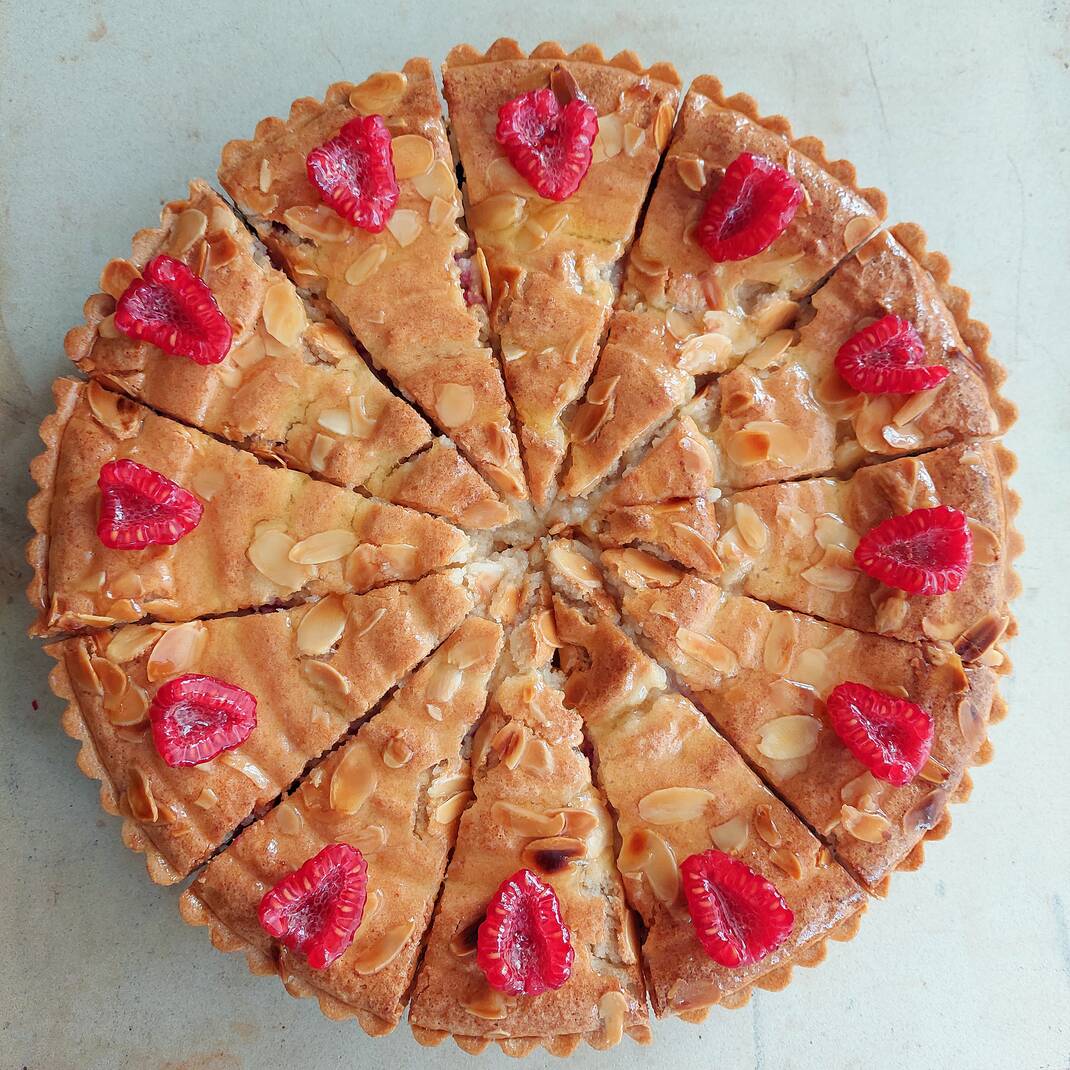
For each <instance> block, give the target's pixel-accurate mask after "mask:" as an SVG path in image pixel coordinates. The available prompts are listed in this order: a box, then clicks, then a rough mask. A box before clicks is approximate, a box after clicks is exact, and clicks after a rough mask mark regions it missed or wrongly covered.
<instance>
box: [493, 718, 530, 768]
mask: <svg viewBox="0 0 1070 1070" xmlns="http://www.w3.org/2000/svg"><path fill="white" fill-rule="evenodd" d="M530 736H531V729H529V728H528V726H527V725H526V724H522V723H521V722H519V721H506V723H505V724H504V725H502V727H501V728H500V729H499V730H498V731H497V732H496V733H495V735H494V738H493V739H492V740H491V741H490V745H491V747H492V748H493V749H494V751H495V752H496V753H497V754H498V756H499V757H500V758H501V760H502V764H503V765H505V767H506V768H507V769H515V768H516V767H517V766H518V765H519V764H520V760H521V758H523V756H524V750H525V749H526V747H527V744H528V739H529V738H530Z"/></svg>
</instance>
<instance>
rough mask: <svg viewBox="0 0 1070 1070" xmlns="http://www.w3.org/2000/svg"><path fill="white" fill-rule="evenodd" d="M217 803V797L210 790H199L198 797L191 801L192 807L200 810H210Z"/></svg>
mask: <svg viewBox="0 0 1070 1070" xmlns="http://www.w3.org/2000/svg"><path fill="white" fill-rule="evenodd" d="M218 802H219V796H218V795H216V793H215V792H214V791H212V789H211V788H207V787H206V788H201V793H200V795H198V796H197V798H196V799H194V800H193V805H194V806H197V807H199V808H200V809H202V810H211V809H212V807H214V806H215V805H216V804H217V803H218Z"/></svg>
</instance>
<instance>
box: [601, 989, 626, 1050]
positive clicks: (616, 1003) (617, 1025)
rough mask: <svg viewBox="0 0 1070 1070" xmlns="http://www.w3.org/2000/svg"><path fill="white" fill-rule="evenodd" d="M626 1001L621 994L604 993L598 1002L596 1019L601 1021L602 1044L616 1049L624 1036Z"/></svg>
mask: <svg viewBox="0 0 1070 1070" xmlns="http://www.w3.org/2000/svg"><path fill="white" fill-rule="evenodd" d="M627 1012H628V1000H627V999H626V998H625V997H624V993H623V992H617V991H612V992H606V993H605V994H604V995H603V996H602V998H601V999H600V1000H599V1001H598V1017H599V1018H601V1019H602V1043H604V1044H605V1045H606V1047H609V1048H613V1047H616V1045H618V1044H619V1043H620V1042H621V1039H622V1037H623V1036H624V1016H625V1015H626V1014H627Z"/></svg>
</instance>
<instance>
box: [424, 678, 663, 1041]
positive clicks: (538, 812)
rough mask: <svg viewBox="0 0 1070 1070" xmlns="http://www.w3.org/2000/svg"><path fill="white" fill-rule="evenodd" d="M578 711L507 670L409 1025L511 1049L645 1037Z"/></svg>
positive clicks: (480, 745)
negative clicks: (583, 748)
mask: <svg viewBox="0 0 1070 1070" xmlns="http://www.w3.org/2000/svg"><path fill="white" fill-rule="evenodd" d="M582 744H583V735H582V731H581V727H580V721H579V718H578V717H576V715H575V714H573V713H571V712H570V711H569V710H567V709H566V708H565V706H564V703H563V701H562V695H561V692H560V690H558V689H557V687H556V686H554V683H553V680H552V677H551V675H550V674H549V673H548V672H547V671H545V670H542V671H540V670H530V671H528V672H524V673H516V674H513V675H511V676H508V677H506V678H505V679H504V680H503V681H502V683H501V684H499V686H498V688H497V690H496V691H495V693H494V696H493V698H492V699H491V704H490V707H489V709H488V716H487V718H486V719H485V720H484V722H483V724H482V725H481V726H480V729H479V731H478V733H477V735H476V738H475V741H474V744H473V753H472V774H473V779H474V791H475V802H474V803H473V804H472V805H471V806H470V807H469V809H468V810H467V811H466V812H465V814H464V816H463V817H462V818H461V827H460V831H459V833H458V835H457V847H456V849H455V851H454V854H453V860H452V861H451V863H450V867H449V871H448V873H447V875H446V878H447V879H446V885H445V889H444V891H443V894H442V898H441V899H440V901H439V904H438V909H437V912H436V915H435V922H434V925H433V926H432V929H431V935H430V938H429V940H428V945H427V953H426V955H425V957H424V961H423V964H422V966H421V967H420V971H419V973H418V974H417V977H416V985H415V987H414V989H413V996H412V1005H411V1007H410V1009H409V1021H410V1024H411V1025H412V1029H413V1033H414V1035H415V1036H416V1039H417V1040H419V1041H420V1042H421V1043H424V1044H437V1043H439V1042H440V1041H441V1040H443V1039H444V1038H445V1037H446V1036H448V1035H451V1034H452V1036H453V1037H454V1039H455V1040H456V1041H457V1043H458V1044H459V1045H460V1046H461V1047H462V1048H464V1049H465V1050H466V1051H469V1052H473V1053H475V1052H479V1051H482V1050H483V1049H484V1048H485V1047H487V1045H488V1044H490V1043H491V1042H493V1041H496V1042H497V1043H498V1044H499V1046H500V1047H501V1048H502V1050H503V1051H505V1052H507V1053H508V1054H510V1055H523V1054H527V1053H528V1052H529V1051H531V1050H532V1049H533V1048H535V1047H536V1046H537V1045H539V1044H542V1045H544V1046H545V1047H546V1048H547V1049H548V1050H549V1051H551V1052H552V1053H554V1054H558V1055H563V1054H567V1053H569V1052H571V1051H572V1050H573V1049H574V1048H575V1047H576V1046H577V1045H578V1044H579V1043H580V1042H581V1041H583V1040H586V1041H587V1042H588V1043H589V1044H591V1045H592V1046H593V1047H597V1048H606V1047H611V1046H613V1045H614V1044H616V1043H618V1042H619V1041H620V1039H621V1037H622V1035H623V1034H624V1033H628V1034H629V1035H631V1036H632V1037H634V1038H635V1039H637V1040H639V1041H640V1042H646V1040H648V1039H649V1027H648V1026H647V1017H646V1001H645V998H644V992H643V981H642V976H641V973H640V969H639V962H638V951H637V947H636V941H635V935H634V931H633V928H632V921H631V918H630V915H629V912H628V908H627V905H626V904H625V901H624V895H623V891H622V889H621V884H620V879H619V877H618V875H617V873H616V870H615V868H614V864H613V824H612V821H611V818H610V816H609V813H608V811H607V810H606V807H605V802H604V800H603V798H602V795H601V792H599V791H598V789H597V788H595V787H594V786H593V785H592V783H591V770H590V766H589V765H588V762H587V759H586V758H585V757H584V755H583V752H582V750H581V747H582Z"/></svg>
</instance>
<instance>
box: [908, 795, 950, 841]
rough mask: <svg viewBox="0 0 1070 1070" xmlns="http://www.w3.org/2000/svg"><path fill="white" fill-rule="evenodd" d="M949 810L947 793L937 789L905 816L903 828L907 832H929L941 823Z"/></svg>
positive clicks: (923, 798)
mask: <svg viewBox="0 0 1070 1070" xmlns="http://www.w3.org/2000/svg"><path fill="white" fill-rule="evenodd" d="M946 809H947V792H946V791H944V789H943V788H936V789H935V790H934V791H930V792H929V794H928V795H925V796H924V797H922V798H921V799H919V800H918V801H917V802H916V803H915V804H914V805H913V806H912V807H911V808H910V809H909V810H908V811H907V812H906V813H905V814H904V815H903V828H904V830H905V831H907V832H911V833H916V832H928V831H929V829H931V828H934V827H935V826H936V825H937V824H939V822H940V818H941V817H943V816H944V811H945V810H946Z"/></svg>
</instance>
